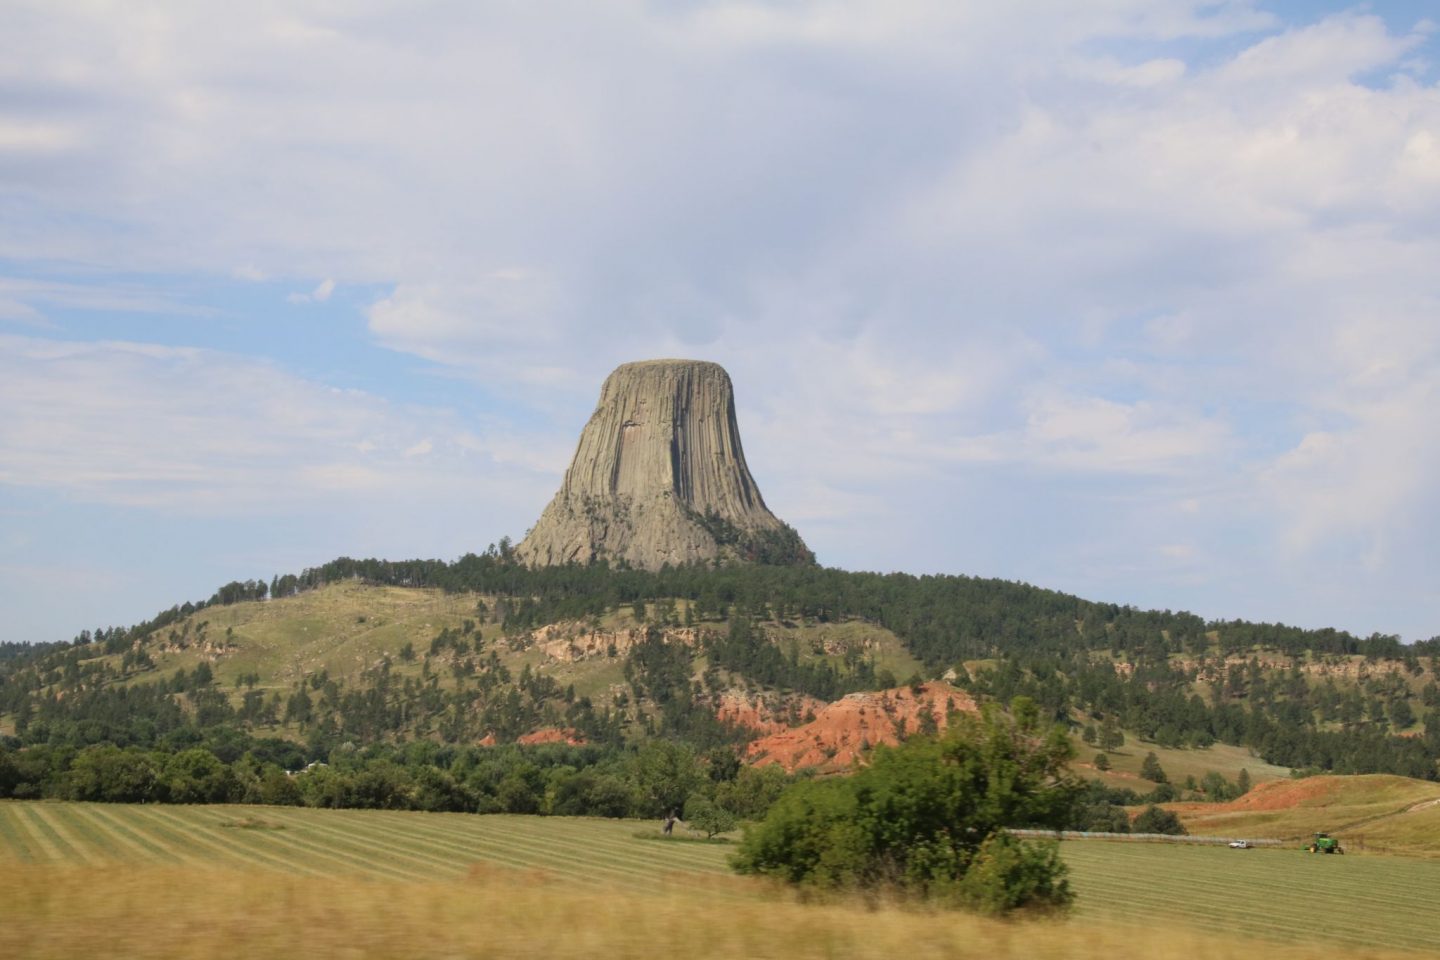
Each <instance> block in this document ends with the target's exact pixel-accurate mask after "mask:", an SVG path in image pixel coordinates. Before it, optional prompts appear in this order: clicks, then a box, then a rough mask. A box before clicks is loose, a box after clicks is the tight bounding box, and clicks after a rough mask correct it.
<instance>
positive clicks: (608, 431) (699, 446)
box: [517, 360, 813, 570]
mask: <svg viewBox="0 0 1440 960" xmlns="http://www.w3.org/2000/svg"><path fill="white" fill-rule="evenodd" d="M517 554H518V556H519V558H520V559H521V561H523V562H525V563H528V564H531V565H534V566H547V565H551V564H561V563H570V562H575V563H589V562H591V561H592V560H602V559H603V560H609V561H611V562H612V563H614V562H618V561H622V560H623V561H625V562H627V563H629V564H630V565H631V566H633V567H641V568H645V569H649V570H655V569H658V568H660V567H661V566H663V565H664V564H666V563H669V564H674V565H678V564H684V563H694V562H704V561H717V562H718V561H728V560H756V561H761V562H780V563H796V562H802V563H808V562H813V557H812V555H811V554H810V551H809V550H808V549H806V547H805V544H804V543H803V542H802V541H801V540H800V537H799V536H798V535H797V534H796V533H795V531H794V530H792V529H790V528H789V527H788V526H786V525H785V524H784V523H782V522H781V521H780V520H779V519H778V518H777V517H776V516H775V515H774V514H773V513H771V512H770V510H769V509H768V508H767V507H766V506H765V501H764V499H762V498H761V496H760V489H759V487H758V486H756V484H755V479H754V478H753V477H752V476H750V469H749V467H747V466H746V464H745V453H744V451H743V450H742V449H741V446H740V428H739V425H738V424H737V423H736V420H735V395H734V389H733V387H732V386H731V384H730V376H729V374H727V373H726V372H725V371H724V369H723V368H721V367H720V366H719V365H718V364H714V363H706V362H703V361H697V360H646V361H641V362H639V363H627V364H624V365H623V366H620V367H618V368H617V369H616V370H615V372H614V373H612V374H610V376H609V377H608V378H606V380H605V385H604V386H603V387H602V388H601V390H600V403H599V405H598V406H597V407H596V408H595V413H594V414H592V415H591V417H590V421H589V423H587V424H586V425H585V429H584V431H583V432H582V433H581V434H580V444H579V446H578V447H577V449H576V451H575V458H574V459H573V460H572V461H571V463H570V469H568V470H566V471H565V480H564V482H563V483H562V484H561V486H560V491H559V492H558V493H557V494H555V499H553V500H552V501H551V502H550V505H549V506H548V507H546V508H545V512H544V513H542V514H541V515H540V519H539V521H538V522H537V523H536V524H535V527H534V529H532V530H531V531H530V534H529V535H528V536H527V537H526V538H525V540H524V541H523V542H522V543H521V544H520V546H519V547H518V548H517Z"/></svg>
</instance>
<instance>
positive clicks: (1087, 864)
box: [0, 802, 1440, 952]
mask: <svg viewBox="0 0 1440 960" xmlns="http://www.w3.org/2000/svg"><path fill="white" fill-rule="evenodd" d="M658 833H659V825H658V824H654V823H638V822H634V821H629V822H626V821H611V820H594V819H568V818H560V817H549V818H541V817H516V816H471V815H466V814H424V813H402V812H390V811H366V810H312V809H304V808H292V807H244V806H212V807H206V806H195V807H184V806H159V805H146V806H126V805H118V804H116V805H108V804H78V803H26V802H3V803H0V868H3V867H4V865H5V864H6V863H17V862H18V863H34V864H55V865H76V866H88V867H96V868H102V869H103V868H110V867H114V866H124V865H126V864H156V865H161V866H175V867H190V866H194V867H203V868H206V869H209V870H214V869H227V868H233V869H236V870H255V869H257V868H258V869H265V870H273V871H280V872H283V873H286V874H290V875H295V876H302V877H303V876H318V877H357V876H358V877H369V878H373V879H375V880H385V881H400V882H411V881H413V882H433V881H446V880H454V879H461V878H465V877H474V876H476V875H477V873H479V874H481V875H483V874H485V873H486V871H490V870H494V871H500V872H502V873H505V872H509V871H519V872H521V873H516V874H515V876H516V877H517V878H519V877H521V876H522V875H528V876H529V877H530V878H532V879H539V880H546V881H554V882H557V883H562V884H565V885H567V886H574V887H576V888H582V889H592V890H601V891H608V892H631V893H636V894H647V893H660V892H665V891H672V892H679V891H689V892H702V893H703V894H704V895H705V896H707V897H719V898H725V899H729V900H754V899H757V898H761V897H764V896H767V895H770V893H771V891H770V889H769V888H768V887H765V886H762V885H759V884H756V883H754V882H752V881H749V880H746V879H744V878H739V877H734V876H732V875H731V874H730V872H729V870H728V868H727V866H726V858H727V856H728V854H729V852H730V850H731V849H732V848H730V847H728V846H726V845H723V844H703V843H687V842H676V841H671V842H666V841H662V840H659V839H650V838H651V837H658ZM1062 851H1063V854H1064V858H1065V860H1066V862H1067V863H1069V864H1070V867H1071V879H1072V883H1073V884H1074V886H1075V889H1076V891H1077V893H1078V895H1079V903H1078V909H1077V911H1076V912H1077V915H1078V917H1079V918H1082V919H1087V920H1094V921H1115V922H1119V923H1124V924H1136V925H1144V926H1148V927H1151V928H1153V927H1154V925H1155V924H1156V923H1157V922H1166V921H1168V922H1172V923H1178V924H1181V925H1184V926H1187V927H1190V928H1192V929H1196V930H1202V931H1203V930H1213V931H1215V932H1217V933H1224V934H1226V935H1229V936H1237V935H1238V936H1253V937H1260V938H1267V939H1272V940H1283V941H1312V942H1315V941H1330V942H1343V943H1346V944H1355V945H1364V946H1374V947H1392V948H1407V949H1420V950H1427V951H1435V952H1440V919H1437V916H1436V914H1435V912H1434V901H1435V896H1436V894H1437V893H1440V862H1437V861H1433V860H1430V861H1427V860H1413V859H1408V858H1401V857H1381V856H1345V857H1333V856H1332V857H1324V856H1314V855H1310V854H1305V853H1302V852H1300V851H1299V850H1293V851H1292V850H1229V849H1223V848H1222V849H1212V848H1192V847H1184V846H1178V845H1175V846H1172V845H1167V844H1132V843H1107V842H1099V841H1072V842H1067V843H1066V844H1064V845H1063V847H1062Z"/></svg>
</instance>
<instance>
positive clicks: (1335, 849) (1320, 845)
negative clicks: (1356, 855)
mask: <svg viewBox="0 0 1440 960" xmlns="http://www.w3.org/2000/svg"><path fill="white" fill-rule="evenodd" d="M1305 849H1306V850H1308V851H1309V852H1311V853H1344V852H1345V851H1344V850H1342V849H1340V841H1339V840H1336V839H1335V838H1334V837H1332V836H1330V834H1328V833H1317V834H1315V839H1314V840H1313V841H1311V842H1310V843H1309V844H1308V845H1306V847H1305Z"/></svg>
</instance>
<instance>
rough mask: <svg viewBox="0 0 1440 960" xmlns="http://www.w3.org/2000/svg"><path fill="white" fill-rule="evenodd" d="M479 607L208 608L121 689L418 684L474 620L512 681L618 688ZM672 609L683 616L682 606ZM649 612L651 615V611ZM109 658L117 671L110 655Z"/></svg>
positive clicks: (772, 627)
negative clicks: (373, 677)
mask: <svg viewBox="0 0 1440 960" xmlns="http://www.w3.org/2000/svg"><path fill="white" fill-rule="evenodd" d="M478 600H484V602H485V603H486V604H487V607H488V608H490V609H493V608H494V598H492V597H480V596H478V595H475V594H468V593H462V594H446V593H443V592H442V591H439V590H430V589H418V588H406V587H384V586H370V585H365V584H361V583H358V582H350V583H337V584H331V585H329V586H326V587H323V588H321V589H319V590H314V591H310V592H307V593H302V594H300V595H298V596H294V597H287V598H285V599H283V600H276V601H264V602H246V603H237V604H233V605H231V606H225V607H219V606H217V607H208V608H206V609H204V610H201V611H199V612H198V613H196V614H195V615H194V616H192V617H190V618H188V621H187V622H183V623H180V624H177V625H175V626H174V627H172V628H166V629H165V630H162V631H160V633H158V634H157V635H156V639H155V640H154V641H152V643H151V645H150V647H149V651H150V656H151V657H152V658H153V659H154V661H155V665H156V668H155V670H153V671H146V672H145V673H143V674H139V675H137V676H135V677H132V678H131V679H130V680H129V681H127V682H131V683H135V682H146V681H149V680H153V679H154V678H156V677H157V676H168V675H170V674H173V673H174V672H175V671H176V670H177V669H181V668H183V669H185V670H187V671H188V670H193V669H194V668H195V667H196V666H198V665H199V664H200V663H201V662H202V661H204V662H208V663H210V665H211V669H212V670H213V671H214V673H215V678H216V683H217V685H218V686H219V688H220V689H222V690H224V691H226V692H227V693H229V694H230V695H231V697H232V699H233V700H235V701H236V702H237V703H238V701H239V699H240V694H241V691H240V690H237V689H236V687H235V680H236V678H237V677H240V676H243V675H245V674H250V673H255V674H259V676H260V683H259V684H258V686H257V687H256V689H258V690H262V691H265V692H267V693H268V692H270V691H278V692H280V693H281V694H282V695H288V694H289V693H290V692H291V690H292V689H293V685H294V683H295V681H296V680H298V679H299V678H300V677H302V676H306V675H310V674H315V673H319V672H320V671H322V670H323V671H326V672H328V674H329V675H330V676H331V677H332V678H335V679H337V680H345V681H354V680H356V679H357V678H358V677H359V676H360V674H361V673H362V671H364V670H365V669H367V668H369V667H373V666H375V665H376V664H377V663H378V662H379V661H380V659H381V657H382V656H389V657H390V659H391V670H392V673H393V674H395V675H396V676H399V677H405V676H416V677H418V676H419V675H420V672H421V661H422V660H423V657H424V654H425V653H426V651H428V650H429V649H430V641H431V640H432V639H433V638H434V637H435V635H436V634H438V633H439V632H440V631H441V630H442V629H445V628H447V627H448V628H450V629H452V630H454V631H456V632H459V630H460V629H461V625H462V624H463V622H464V621H465V620H467V619H470V620H476V621H477V630H478V632H479V634H480V636H481V637H482V638H483V639H484V641H485V643H486V648H485V649H486V651H487V653H488V651H490V650H495V651H496V652H497V653H498V654H499V655H500V658H501V660H502V661H503V662H504V663H505V665H506V666H507V667H508V668H509V669H510V670H511V672H512V673H513V674H515V675H517V676H518V674H519V672H520V670H521V668H522V667H523V666H524V665H525V664H529V665H530V667H531V669H532V670H539V671H541V672H543V673H546V674H548V675H550V676H553V677H554V678H555V680H556V681H557V682H558V683H560V685H561V686H562V687H563V686H567V685H569V684H572V683H573V684H574V685H575V689H576V692H577V693H578V694H579V695H581V696H590V697H592V698H593V699H595V701H596V702H597V703H603V702H605V701H607V700H608V699H609V696H610V695H611V694H612V693H613V692H614V691H615V690H616V689H619V687H620V685H621V684H622V683H623V678H622V674H621V659H620V658H616V659H609V658H605V657H599V658H591V659H587V660H582V661H579V662H576V663H562V662H557V661H553V660H550V659H549V658H548V657H547V656H546V655H545V654H544V653H543V652H542V651H540V650H539V649H536V648H531V649H529V650H523V651H512V650H511V649H510V647H509V645H508V644H506V643H504V642H501V641H502V639H503V638H502V634H501V631H500V627H499V626H498V625H497V624H494V623H489V622H486V621H485V620H484V618H481V617H478V616H477V615H476V612H475V608H476V602H477V601H478ZM679 609H680V610H681V611H682V612H683V606H681V607H680V608H679ZM650 611H651V612H652V613H653V611H654V607H653V605H652V606H651V608H650ZM202 623H203V624H205V627H204V631H203V636H204V641H205V642H203V643H199V642H196V637H197V636H198V635H199V634H200V630H199V627H200V625H201V624H202ZM638 625H639V623H638V621H636V619H635V617H634V614H633V613H632V612H631V610H630V608H628V607H625V608H622V609H620V610H615V611H612V612H611V613H609V614H607V615H606V616H605V617H604V618H602V620H601V621H600V624H599V626H600V628H601V629H602V630H627V629H632V628H635V627H636V626H638ZM702 626H703V627H704V628H705V629H710V630H720V631H723V630H725V629H727V625H726V624H725V623H723V622H721V623H714V622H710V623H705V624H702ZM187 627H188V631H187ZM763 629H764V630H765V632H766V633H767V634H769V635H771V636H772V637H774V638H775V640H776V642H777V643H778V644H780V646H781V648H782V649H786V650H788V649H789V646H790V644H791V641H792V639H793V641H794V642H795V644H796V645H797V646H798V649H799V650H800V652H801V655H802V657H803V658H804V659H807V660H814V659H819V658H820V657H819V656H817V655H816V654H815V653H814V652H813V647H814V645H816V644H822V643H824V642H826V641H829V642H830V643H832V644H836V643H839V644H850V645H853V646H854V647H855V648H856V649H861V650H863V651H864V653H865V655H868V656H873V657H874V658H875V661H876V666H877V669H882V668H883V669H888V670H890V671H891V672H893V673H894V674H895V675H896V676H897V677H898V678H900V679H902V680H903V679H904V678H906V677H908V676H909V675H910V674H912V673H914V672H916V671H917V670H919V669H920V668H921V664H920V662H919V661H918V660H916V659H915V658H914V657H912V656H911V655H910V654H909V652H908V651H907V650H906V649H905V646H904V644H903V643H901V642H900V640H899V638H897V637H896V636H895V635H894V634H893V633H891V632H890V631H888V630H885V629H883V628H881V627H878V626H874V625H872V624H867V623H862V622H859V621H848V622H844V623H835V624H791V625H785V624H780V623H768V624H765V625H764V626H763ZM172 632H173V633H176V634H186V633H187V632H188V637H187V639H188V642H189V644H188V646H187V647H186V648H185V649H173V648H172V647H171V646H170V645H168V644H167V643H166V641H167V639H168V638H169V636H170V635H171V634H172ZM406 643H410V644H411V645H412V647H413V648H414V650H415V653H416V660H415V661H414V662H412V663H408V664H407V663H404V662H402V661H401V660H400V659H399V655H400V650H401V648H402V647H404V646H405V644H406ZM217 647H223V649H224V651H225V652H223V653H221V654H219V655H218V656H217V655H216V653H215V650H216V649H217ZM109 659H111V660H112V661H114V663H115V665H116V666H117V667H118V665H119V660H120V657H119V656H118V655H116V656H112V657H111V658H109ZM828 659H832V660H834V661H836V662H838V661H839V660H840V659H841V658H840V656H838V655H836V656H831V657H829V658H828ZM702 667H703V663H697V670H696V675H697V676H698V675H699V671H700V669H701V668H702ZM432 669H434V670H435V671H436V673H437V674H438V675H439V676H440V678H441V683H442V685H448V684H449V682H450V677H449V671H448V669H447V668H446V666H445V664H444V663H443V662H441V661H438V660H437V661H433V662H432Z"/></svg>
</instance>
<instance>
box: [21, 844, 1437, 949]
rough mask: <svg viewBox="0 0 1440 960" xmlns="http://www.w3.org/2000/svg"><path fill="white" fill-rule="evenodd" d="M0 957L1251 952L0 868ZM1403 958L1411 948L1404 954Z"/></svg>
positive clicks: (761, 915)
mask: <svg viewBox="0 0 1440 960" xmlns="http://www.w3.org/2000/svg"><path fill="white" fill-rule="evenodd" d="M0 903H3V904H4V905H5V907H4V912H5V913H6V915H7V916H6V919H5V922H4V923H3V924H0V956H5V957H7V958H10V960H41V958H45V960H49V958H62V957H63V958H70V957H77V956H105V957H114V958H128V957H136V958H139V957H146V958H174V960H197V958H221V957H224V958H229V957H236V956H292V955H300V954H304V955H309V956H344V957H353V958H367V960H368V958H374V960H383V958H399V957H491V958H510V957H515V958H527V960H529V958H534V957H546V958H559V960H565V958H580V957H606V958H612V960H628V958H636V960H641V958H643V960H653V958H654V957H664V956H684V957H686V958H687V960H709V958H777V960H779V958H785V960H809V958H827V960H849V958H854V960H872V958H873V960H882V958H883V960H890V958H893V957H896V956H904V957H906V958H907V960H930V958H936V960H939V958H968V957H974V958H986V960H1005V958H1017V960H1018V958H1033V960H1047V958H1062V957H1063V958H1078V960H1088V958H1095V960H1102V958H1103V960H1124V958H1129V957H1136V958H1140V957H1145V958H1150V960H1166V958H1181V957H1186V958H1191V957H1197V956H1204V957H1206V958H1209V960H1229V958H1234V960H1253V958H1254V956H1255V955H1256V949H1257V945H1256V943H1255V942H1254V941H1250V940H1245V939H1237V938H1236V937H1234V936H1233V935H1231V934H1230V933H1229V932H1227V931H1224V930H1219V931H1211V932H1205V931H1200V930H1186V929H1179V930H1176V929H1167V928H1164V927H1162V926H1156V925H1153V924H1151V925H1148V926H1129V925H1125V924H1115V923H1095V922H1085V921H1067V922H1058V923H1057V922H1044V921H1037V922H1029V923H1026V922H1021V923H1005V922H999V921H989V920H985V919H982V918H979V917H972V916H966V915H956V914H951V913H933V912H916V911H913V910H902V909H896V908H890V907H879V908H872V909H856V908H855V905H854V904H843V903H842V904H819V905H806V904H800V903H796V902H794V901H793V900H792V899H790V898H788V897H769V898H763V897H750V898H746V899H743V900H739V901H733V902H723V903H722V902H717V901H716V900H714V899H713V898H711V897H708V896H705V895H702V894H697V893H694V892H688V891H687V892H679V891H675V892H670V893H662V894H652V895H646V896H641V895H636V894H634V893H627V892H606V891H601V890H596V889H593V888H586V887H578V888H577V887H575V886H574V885H572V884H570V883H568V882H566V881H564V880H561V879H559V878H556V877H551V876H543V875H535V874H533V873H528V872H525V871H511V870H505V869H503V868H482V869H478V870H476V871H475V872H474V874H473V875H472V876H467V877H464V878H461V879H456V880H450V881H442V882H427V883H404V882H398V881H371V880H363V879H359V878H355V877H297V876H289V875H283V874H276V873H272V872H263V873H262V872H247V871H234V870H232V871H222V870H214V869H209V868H203V867H153V866H152V867H143V868H120V867H88V868H86V867H57V866H41V865H27V866H23V867H20V868H18V869H7V870H6V871H4V872H3V874H0ZM1264 955H1265V956H1266V957H1267V960H1270V958H1273V960H1289V958H1301V957H1318V956H1325V957H1338V958H1342V960H1343V958H1345V957H1349V956H1354V957H1360V956H1364V957H1370V958H1373V960H1383V958H1388V957H1397V958H1398V957H1403V956H1407V954H1396V953H1389V952H1386V951H1379V950H1366V951H1364V952H1357V951H1352V950H1347V949H1345V948H1338V947H1336V946H1334V945H1330V944H1319V943H1311V944H1308V945H1307V944H1279V945H1273V946H1266V947H1264ZM1408 956H1413V954H1412V955H1408Z"/></svg>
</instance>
